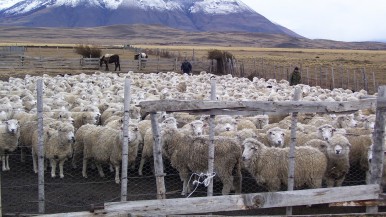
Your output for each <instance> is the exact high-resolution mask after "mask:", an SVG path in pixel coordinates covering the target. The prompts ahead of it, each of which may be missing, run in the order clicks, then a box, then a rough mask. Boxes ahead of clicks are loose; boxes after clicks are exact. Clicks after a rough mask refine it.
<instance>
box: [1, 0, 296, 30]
mask: <svg viewBox="0 0 386 217" xmlns="http://www.w3.org/2000/svg"><path fill="white" fill-rule="evenodd" d="M124 24H126V25H131V24H147V25H163V26H168V27H171V28H176V29H183V30H187V31H213V32H216V31H243V32H261V33H269V34H286V35H291V36H294V37H298V35H296V33H293V32H290V31H287V30H286V29H285V28H282V27H279V26H278V25H276V24H274V23H272V22H271V21H269V20H268V19H267V18H265V17H264V16H261V15H260V14H259V13H257V12H256V11H254V10H252V9H251V8H250V7H248V6H247V5H246V4H245V3H243V2H242V0H0V25H5V26H29V27H69V28H71V27H96V26H109V25H124Z"/></svg>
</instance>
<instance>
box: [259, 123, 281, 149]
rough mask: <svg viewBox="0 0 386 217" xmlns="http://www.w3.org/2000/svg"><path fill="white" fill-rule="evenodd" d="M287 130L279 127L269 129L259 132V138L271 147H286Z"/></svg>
mask: <svg viewBox="0 0 386 217" xmlns="http://www.w3.org/2000/svg"><path fill="white" fill-rule="evenodd" d="M286 132H287V131H286V130H284V129H281V128H279V127H274V128H271V129H269V130H268V131H267V132H266V133H259V134H258V135H257V140H259V141H260V142H262V143H263V144H265V145H267V146H270V147H284V146H285V143H286V141H285V135H286Z"/></svg>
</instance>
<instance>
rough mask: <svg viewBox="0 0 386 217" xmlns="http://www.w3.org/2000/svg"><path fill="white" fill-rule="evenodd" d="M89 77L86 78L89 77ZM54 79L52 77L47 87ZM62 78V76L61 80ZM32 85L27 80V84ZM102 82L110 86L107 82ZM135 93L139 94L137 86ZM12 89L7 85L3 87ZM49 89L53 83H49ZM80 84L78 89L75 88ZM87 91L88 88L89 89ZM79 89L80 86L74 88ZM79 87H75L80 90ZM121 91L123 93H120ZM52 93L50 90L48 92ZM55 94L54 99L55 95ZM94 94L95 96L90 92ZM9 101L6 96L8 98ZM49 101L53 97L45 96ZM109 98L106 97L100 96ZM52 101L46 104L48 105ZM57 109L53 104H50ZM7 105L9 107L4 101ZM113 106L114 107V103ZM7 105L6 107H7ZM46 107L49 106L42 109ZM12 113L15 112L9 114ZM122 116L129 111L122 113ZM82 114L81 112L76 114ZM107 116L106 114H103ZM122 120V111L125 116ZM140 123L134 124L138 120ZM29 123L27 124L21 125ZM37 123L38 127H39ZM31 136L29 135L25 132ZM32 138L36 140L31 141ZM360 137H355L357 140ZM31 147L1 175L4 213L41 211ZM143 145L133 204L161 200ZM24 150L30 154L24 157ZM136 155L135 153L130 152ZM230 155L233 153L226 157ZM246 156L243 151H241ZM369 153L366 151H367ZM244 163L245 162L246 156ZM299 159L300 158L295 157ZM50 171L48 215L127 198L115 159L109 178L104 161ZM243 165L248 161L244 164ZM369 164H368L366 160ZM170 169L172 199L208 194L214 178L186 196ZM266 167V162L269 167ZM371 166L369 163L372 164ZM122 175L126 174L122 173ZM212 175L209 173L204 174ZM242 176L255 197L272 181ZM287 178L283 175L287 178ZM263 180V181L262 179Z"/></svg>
mask: <svg viewBox="0 0 386 217" xmlns="http://www.w3.org/2000/svg"><path fill="white" fill-rule="evenodd" d="M86 78H88V77H84V79H86ZM49 79H50V78H47V83H48V80H49ZM55 79H58V78H55ZM26 83H27V82H26ZM97 83H98V82H96V81H94V82H91V81H90V83H89V85H96V84H97ZM100 84H105V83H104V82H101V83H100ZM133 84H134V87H133V90H132V91H133V93H132V94H134V92H135V91H138V90H137V89H136V87H135V82H134V83H133ZM6 86H7V85H6V84H4V86H3V87H6ZM48 86H49V85H48ZM74 86H75V85H74ZM85 87H86V86H85ZM73 88H74V87H73ZM116 88H117V90H116V92H115V94H116V95H119V96H118V98H119V100H118V103H117V104H119V105H121V106H122V107H121V108H123V100H124V99H123V98H122V96H121V95H120V94H122V92H119V90H121V91H122V90H123V83H121V84H119V86H116ZM74 89H75V88H74ZM118 92H119V93H118ZM47 93H49V91H48V90H47V89H46V90H45V94H47ZM5 95H12V94H11V91H8V92H7V93H6V94H5ZM51 96H52V95H51ZM90 96H91V94H90ZM2 97H3V99H5V96H2ZM44 97H47V98H49V97H48V95H45V96H43V98H44ZM100 97H103V96H100ZM89 100H90V101H89V102H91V98H89ZM48 102H49V101H45V103H48ZM50 103H51V105H53V104H52V103H53V102H50ZM4 104H5V103H4ZM110 104H114V103H113V102H110ZM4 107H5V106H3V107H2V108H4ZM42 107H43V106H42ZM18 111H19V110H12V111H11V113H12V112H13V113H15V112H18ZM29 111H31V113H32V114H36V110H34V108H31V109H29ZM7 112H9V110H8V111H7ZM42 112H43V117H44V118H43V122H44V121H45V120H47V119H48V118H47V116H48V114H50V112H48V111H44V110H43V111H42ZM121 112H124V111H123V110H121ZM74 113H76V112H74ZM100 115H101V116H102V115H103V113H102V114H100ZM120 117H122V113H121V116H120ZM194 118H195V119H200V118H201V115H196V116H195V117H194ZM132 121H133V122H134V120H132ZM21 124H25V123H21ZM36 124H37V123H36ZM33 129H36V127H35V128H32V127H31V128H27V129H26V130H27V131H28V130H31V131H32V130H33ZM21 133H25V132H21ZM30 139H32V138H30ZM355 139H356V138H354V140H355ZM30 145H31V144H20V145H19V147H18V148H17V149H16V150H15V151H13V152H11V153H10V156H9V162H10V167H11V169H10V170H9V171H2V172H1V190H2V195H1V196H2V211H3V213H8V214H17V213H28V214H34V213H39V211H40V210H39V202H41V201H39V194H40V192H39V188H40V187H41V186H39V180H38V175H41V174H37V173H36V172H35V171H34V167H33V161H32V152H31V146H30ZM142 149H143V146H141V145H140V147H139V149H138V153H137V157H136V160H135V165H134V167H129V169H128V175H127V200H128V201H136V200H150V199H156V198H157V196H158V194H159V193H158V191H157V185H156V179H157V174H155V172H154V159H153V158H149V159H148V160H147V161H146V162H145V164H144V168H143V172H142V175H139V171H138V168H139V165H140V161H141V157H142V156H141V155H142ZM22 150H23V152H24V153H25V154H26V156H23V154H22ZM129 151H130V150H129ZM219 154H220V153H215V159H216V157H219ZM223 154H227V153H223ZM240 154H241V153H240ZM362 154H364V153H362ZM266 157H267V158H268V159H269V161H270V162H273V165H275V162H278V161H280V160H283V159H276V158H275V157H274V156H266ZM58 158H59V156H53V158H52V160H56V159H58ZM240 159H241V158H240ZM201 160H202V161H204V162H207V161H208V158H207V157H206V158H203V159H201ZM295 161H296V159H295ZM45 163H46V164H47V166H46V168H47V169H46V170H45V171H44V203H45V209H44V213H62V212H74V211H84V210H91V209H95V208H98V207H103V204H104V203H105V202H117V201H120V200H121V196H122V189H121V185H120V184H117V183H116V180H115V171H114V169H115V168H113V167H112V166H111V164H110V163H109V161H106V162H103V163H102V164H101V165H102V169H103V171H104V175H101V174H100V172H99V171H98V169H97V166H98V161H96V160H95V159H94V160H91V161H90V163H89V164H88V165H87V174H88V176H87V178H86V177H84V176H83V171H82V170H83V169H84V164H83V160H82V158H80V159H78V160H76V161H74V162H73V159H72V158H71V157H69V158H68V159H67V160H66V161H65V162H64V166H63V167H64V177H62V178H61V177H60V175H59V169H57V170H56V173H55V177H52V172H51V168H50V161H49V160H48V159H46V161H45ZM240 163H242V162H240ZM361 163H363V162H360V161H358V162H355V164H354V163H353V164H351V165H350V168H349V170H348V171H346V172H347V174H346V178H345V179H344V181H343V186H352V185H361V184H365V183H366V171H367V169H366V168H364V164H361ZM366 163H367V162H366ZM163 166H164V179H165V188H166V192H165V193H166V197H167V198H185V197H187V196H189V197H200V196H206V195H207V187H206V186H205V179H206V178H208V177H205V176H203V177H201V176H199V175H200V173H197V172H198V171H195V172H196V174H192V173H189V180H190V182H189V185H191V187H190V188H191V190H192V192H191V194H187V195H181V192H182V189H183V187H182V182H181V179H180V174H179V171H178V170H177V169H176V165H172V164H171V162H170V159H168V158H166V157H165V158H163ZM264 166H266V164H265V165H264ZM367 166H368V165H367ZM119 172H121V171H119ZM201 172H202V173H204V174H206V173H207V171H201ZM241 172H242V173H241V174H242V176H241V177H239V178H241V179H242V190H241V193H255V192H267V191H269V188H267V184H266V183H267V182H266V180H264V179H263V180H262V179H261V177H256V176H253V175H252V174H251V173H250V171H248V170H247V169H246V168H244V167H243V168H242V170H241ZM232 174H233V176H238V175H237V172H236V171H232ZM281 175H283V174H281ZM218 178H219V177H218V176H217V175H215V176H214V178H213V195H215V196H217V195H221V194H222V188H223V183H222V182H221V181H220V180H219V179H218ZM269 178H270V179H272V180H275V179H277V178H279V179H280V178H281V179H280V184H281V185H280V189H279V190H287V186H286V184H285V182H284V181H283V180H285V179H286V178H285V177H277V176H274V177H269ZM257 180H258V181H257ZM201 182H202V184H200V185H193V183H201ZM322 187H326V183H323V184H322ZM307 188H310V186H307V185H304V186H297V187H296V189H307ZM231 194H235V191H234V189H232V190H231Z"/></svg>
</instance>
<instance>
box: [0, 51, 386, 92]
mask: <svg viewBox="0 0 386 217" xmlns="http://www.w3.org/2000/svg"><path fill="white" fill-rule="evenodd" d="M191 63H192V66H193V73H199V72H201V71H206V72H209V73H214V74H223V73H226V74H232V75H233V76H236V77H249V78H251V77H259V78H265V79H276V80H278V81H279V80H282V79H284V80H289V76H290V74H291V72H292V71H293V68H294V67H295V65H297V64H288V63H283V64H277V63H272V62H269V61H265V60H264V59H243V60H231V61H229V62H228V63H226V64H225V65H224V66H223V70H225V72H217V63H216V61H215V60H206V59H201V60H199V59H195V60H192V61H191ZM180 65H181V60H179V59H178V58H171V59H165V58H160V57H159V56H155V57H152V58H149V59H142V60H141V59H139V60H133V59H121V69H122V70H121V71H122V72H127V71H134V72H144V73H149V72H167V71H176V72H179V71H180ZM298 65H299V68H300V72H301V77H302V80H301V83H303V84H307V85H310V86H320V87H322V88H325V89H333V88H344V89H350V90H353V91H359V90H361V89H363V90H366V91H368V92H369V93H371V94H372V93H375V92H376V91H377V89H378V87H379V86H381V85H386V80H385V79H384V72H379V71H376V70H375V69H371V68H369V69H367V68H366V67H361V68H350V67H349V66H347V67H346V66H343V65H339V66H334V65H318V66H313V65H305V64H298ZM25 69H29V70H42V69H48V70H49V69H55V70H61V69H63V70H82V69H91V70H101V71H103V70H104V68H103V67H100V66H99V60H98V59H97V58H72V59H66V58H59V57H56V58H48V57H30V56H24V55H18V54H15V53H13V54H11V55H5V56H2V57H1V60H0V71H3V70H6V71H9V70H12V71H15V72H17V71H18V70H25Z"/></svg>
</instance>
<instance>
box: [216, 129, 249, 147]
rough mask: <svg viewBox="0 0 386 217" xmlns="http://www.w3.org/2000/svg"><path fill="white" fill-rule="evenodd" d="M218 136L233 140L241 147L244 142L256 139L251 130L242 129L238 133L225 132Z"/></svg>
mask: <svg viewBox="0 0 386 217" xmlns="http://www.w3.org/2000/svg"><path fill="white" fill-rule="evenodd" d="M220 136H227V137H231V138H235V139H237V141H238V144H239V145H240V146H242V144H243V142H244V140H246V139H248V138H257V135H256V132H255V130H253V129H248V128H247V129H242V130H238V131H225V132H222V133H221V134H220Z"/></svg>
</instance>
